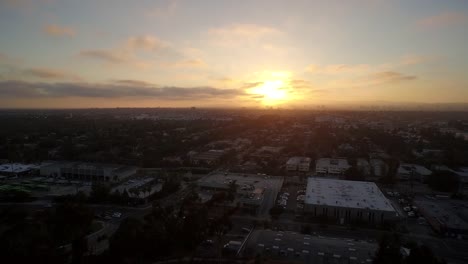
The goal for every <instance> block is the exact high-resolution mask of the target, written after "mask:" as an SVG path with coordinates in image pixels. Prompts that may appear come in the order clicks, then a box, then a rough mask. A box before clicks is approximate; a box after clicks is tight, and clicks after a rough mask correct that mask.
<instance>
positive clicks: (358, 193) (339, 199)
mask: <svg viewBox="0 0 468 264" xmlns="http://www.w3.org/2000/svg"><path fill="white" fill-rule="evenodd" d="M304 212H305V213H307V214H309V215H311V216H314V217H325V218H328V219H337V220H338V222H339V223H340V224H344V223H350V222H366V223H369V224H377V225H380V224H383V223H385V222H390V221H394V220H397V218H398V214H397V212H396V211H395V209H394V208H393V206H392V205H391V203H390V201H389V200H388V199H387V198H386V197H385V196H384V194H383V193H382V192H381V191H380V189H379V188H378V187H377V185H376V184H375V183H373V182H360V181H345V180H335V179H326V178H317V177H313V178H312V177H311V178H309V179H308V182H307V190H306V198H305V202H304Z"/></svg>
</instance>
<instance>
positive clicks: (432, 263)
mask: <svg viewBox="0 0 468 264" xmlns="http://www.w3.org/2000/svg"><path fill="white" fill-rule="evenodd" d="M410 249H411V253H410V254H409V256H408V257H407V258H406V259H405V261H404V263H405V264H423V263H424V264H444V263H446V262H445V261H443V260H440V259H439V258H437V257H436V256H434V253H433V252H432V250H431V249H430V248H428V247H427V246H424V245H423V246H416V247H412V248H410Z"/></svg>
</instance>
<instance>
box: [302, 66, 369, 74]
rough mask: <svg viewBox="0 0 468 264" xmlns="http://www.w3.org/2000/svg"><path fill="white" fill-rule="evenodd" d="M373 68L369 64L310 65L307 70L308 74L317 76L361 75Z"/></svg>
mask: <svg viewBox="0 0 468 264" xmlns="http://www.w3.org/2000/svg"><path fill="white" fill-rule="evenodd" d="M370 69H371V66H370V65H368V64H331V65H317V64H310V65H309V66H307V68H306V72H309V73H316V74H341V73H360V72H365V71H369V70H370Z"/></svg>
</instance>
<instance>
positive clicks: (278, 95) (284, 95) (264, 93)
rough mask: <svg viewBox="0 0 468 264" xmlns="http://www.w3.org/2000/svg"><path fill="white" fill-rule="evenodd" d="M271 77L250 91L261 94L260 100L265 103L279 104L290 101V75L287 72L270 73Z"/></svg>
mask: <svg viewBox="0 0 468 264" xmlns="http://www.w3.org/2000/svg"><path fill="white" fill-rule="evenodd" d="M269 77H270V78H271V79H267V80H266V81H263V82H261V84H259V85H258V86H256V87H254V88H253V89H252V90H251V91H250V92H251V93H252V94H254V95H259V96H261V97H262V98H261V99H260V101H261V102H262V103H263V104H264V105H278V104H281V103H284V102H286V101H288V100H289V99H290V98H289V97H290V95H289V89H288V88H289V82H288V81H287V79H288V78H289V76H288V75H287V74H285V73H270V76H269Z"/></svg>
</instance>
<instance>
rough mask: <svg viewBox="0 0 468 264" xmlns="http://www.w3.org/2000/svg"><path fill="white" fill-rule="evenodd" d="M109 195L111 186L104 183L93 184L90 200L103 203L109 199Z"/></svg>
mask: <svg viewBox="0 0 468 264" xmlns="http://www.w3.org/2000/svg"><path fill="white" fill-rule="evenodd" d="M109 194H110V188H109V186H107V185H105V184H102V183H93V186H92V187H91V193H90V196H89V199H90V201H91V202H93V203H102V202H106V201H107V200H108V199H109Z"/></svg>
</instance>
